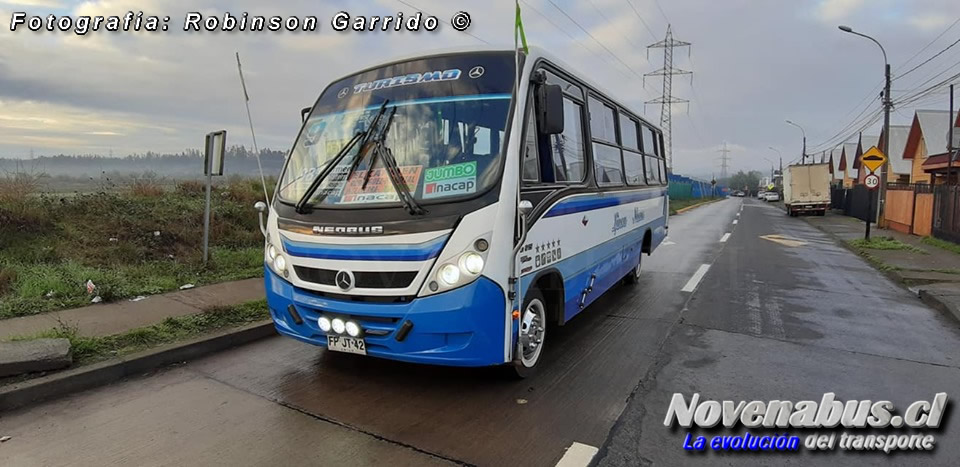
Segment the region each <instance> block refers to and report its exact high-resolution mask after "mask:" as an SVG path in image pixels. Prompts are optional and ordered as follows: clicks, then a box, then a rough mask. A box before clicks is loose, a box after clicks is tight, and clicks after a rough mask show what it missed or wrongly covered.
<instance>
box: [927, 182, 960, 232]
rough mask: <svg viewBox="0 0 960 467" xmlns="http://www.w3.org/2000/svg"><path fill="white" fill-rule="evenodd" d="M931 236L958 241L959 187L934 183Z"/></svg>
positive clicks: (959, 218) (959, 221) (959, 219)
mask: <svg viewBox="0 0 960 467" xmlns="http://www.w3.org/2000/svg"><path fill="white" fill-rule="evenodd" d="M932 189H933V236H934V237H937V238H939V239H943V240H948V241H951V242H956V243H960V213H958V212H957V210H958V208H960V187H958V186H952V185H936V186H934V187H933V188H932Z"/></svg>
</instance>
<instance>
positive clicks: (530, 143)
mask: <svg viewBox="0 0 960 467" xmlns="http://www.w3.org/2000/svg"><path fill="white" fill-rule="evenodd" d="M526 113H527V129H526V131H525V133H526V135H525V137H524V144H523V154H522V155H523V159H522V164H523V165H522V169H523V181H525V182H534V183H536V182H539V181H540V157H539V154H540V152H539V151H538V149H537V146H538V145H539V144H538V141H537V137H538V134H537V119H536V118H535V115H536V113H534V112H533V93H531V94H530V98H528V99H527V112H526Z"/></svg>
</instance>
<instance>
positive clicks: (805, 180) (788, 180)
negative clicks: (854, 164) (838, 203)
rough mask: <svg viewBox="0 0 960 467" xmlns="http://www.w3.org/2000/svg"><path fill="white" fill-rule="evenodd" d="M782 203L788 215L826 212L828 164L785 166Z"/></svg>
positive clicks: (828, 197)
mask: <svg viewBox="0 0 960 467" xmlns="http://www.w3.org/2000/svg"><path fill="white" fill-rule="evenodd" d="M783 204H784V205H785V206H786V208H787V215H790V216H797V215H799V214H800V213H803V212H815V213H817V215H818V216H822V215H824V214H826V212H827V209H829V208H830V164H803V165H791V166H789V167H787V170H786V172H785V173H784V174H783Z"/></svg>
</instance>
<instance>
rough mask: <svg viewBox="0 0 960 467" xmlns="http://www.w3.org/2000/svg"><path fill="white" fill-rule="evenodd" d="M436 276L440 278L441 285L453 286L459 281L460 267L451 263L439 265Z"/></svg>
mask: <svg viewBox="0 0 960 467" xmlns="http://www.w3.org/2000/svg"><path fill="white" fill-rule="evenodd" d="M437 278H438V279H440V282H442V283H443V285H446V286H448V287H450V286H454V285H456V284H457V282H459V281H460V268H458V267H456V266H454V265H452V264H444V265H443V266H441V267H440V271H439V272H438V273H437Z"/></svg>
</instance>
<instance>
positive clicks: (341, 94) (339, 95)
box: [337, 88, 350, 99]
mask: <svg viewBox="0 0 960 467" xmlns="http://www.w3.org/2000/svg"><path fill="white" fill-rule="evenodd" d="M348 92H350V88H343V89H341V90H340V92H338V93H337V98H338V99H343V98H344V97H346V96H347V93H348Z"/></svg>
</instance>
